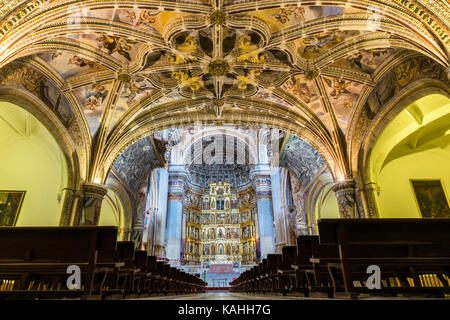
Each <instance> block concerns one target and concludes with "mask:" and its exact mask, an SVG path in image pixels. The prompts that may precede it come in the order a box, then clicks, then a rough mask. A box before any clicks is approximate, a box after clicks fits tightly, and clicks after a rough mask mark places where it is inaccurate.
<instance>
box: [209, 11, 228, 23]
mask: <svg viewBox="0 0 450 320" xmlns="http://www.w3.org/2000/svg"><path fill="white" fill-rule="evenodd" d="M225 19H226V15H225V13H223V12H222V11H214V12H213V13H211V15H210V16H209V21H210V22H211V23H212V24H215V25H222V24H224V23H225Z"/></svg>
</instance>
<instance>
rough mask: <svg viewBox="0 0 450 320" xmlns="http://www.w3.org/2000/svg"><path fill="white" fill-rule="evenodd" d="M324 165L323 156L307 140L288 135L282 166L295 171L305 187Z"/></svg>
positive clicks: (282, 156)
mask: <svg viewBox="0 0 450 320" xmlns="http://www.w3.org/2000/svg"><path fill="white" fill-rule="evenodd" d="M324 165H325V160H324V159H323V157H322V156H321V155H320V154H319V153H318V152H317V150H316V149H314V148H313V147H312V146H311V145H310V144H308V143H307V142H306V141H305V140H303V139H301V138H299V137H297V136H295V135H292V134H291V135H290V136H289V137H288V141H287V142H286V144H285V146H284V149H283V153H282V154H281V156H280V166H282V167H285V168H287V169H289V170H291V171H292V172H294V173H295V175H296V176H297V177H298V178H299V179H300V181H301V182H302V186H303V187H306V186H307V185H308V183H309V182H311V180H312V178H313V177H314V176H315V175H316V173H317V172H318V171H319V170H320V169H321V168H322V167H323V166H324Z"/></svg>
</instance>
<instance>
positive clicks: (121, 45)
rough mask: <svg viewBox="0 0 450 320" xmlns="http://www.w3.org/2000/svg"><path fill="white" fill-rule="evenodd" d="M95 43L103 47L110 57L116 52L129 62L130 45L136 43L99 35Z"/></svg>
mask: <svg viewBox="0 0 450 320" xmlns="http://www.w3.org/2000/svg"><path fill="white" fill-rule="evenodd" d="M97 41H98V42H100V43H101V44H102V45H103V48H105V49H106V50H107V51H108V53H109V54H110V55H112V54H113V53H116V52H117V53H118V54H120V55H121V56H123V57H125V58H126V59H127V60H128V61H131V56H130V53H129V51H130V50H131V48H132V47H131V45H132V44H136V43H137V42H136V41H134V40H129V39H125V38H120V37H116V36H109V35H101V36H99V37H97Z"/></svg>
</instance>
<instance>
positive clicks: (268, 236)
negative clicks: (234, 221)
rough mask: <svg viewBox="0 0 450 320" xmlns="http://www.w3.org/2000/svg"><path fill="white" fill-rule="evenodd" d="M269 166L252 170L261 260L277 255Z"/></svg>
mask: <svg viewBox="0 0 450 320" xmlns="http://www.w3.org/2000/svg"><path fill="white" fill-rule="evenodd" d="M270 173H271V172H270V167H269V165H255V166H254V167H253V168H252V169H251V170H250V178H251V179H252V181H253V188H254V189H255V192H256V206H257V209H258V228H259V241H260V251H261V259H264V258H267V254H269V253H275V229H274V222H273V221H274V220H273V206H272V182H271V180H270Z"/></svg>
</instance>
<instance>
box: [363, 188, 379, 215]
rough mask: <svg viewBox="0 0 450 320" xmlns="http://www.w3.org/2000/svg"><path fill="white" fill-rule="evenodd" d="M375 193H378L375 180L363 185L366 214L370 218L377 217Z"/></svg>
mask: <svg viewBox="0 0 450 320" xmlns="http://www.w3.org/2000/svg"><path fill="white" fill-rule="evenodd" d="M377 193H379V189H378V186H377V185H376V183H375V182H370V183H367V184H365V185H364V188H363V194H364V198H365V200H366V207H367V211H368V212H367V216H368V218H371V219H373V218H378V208H377V203H376V200H375V198H376V196H377Z"/></svg>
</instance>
